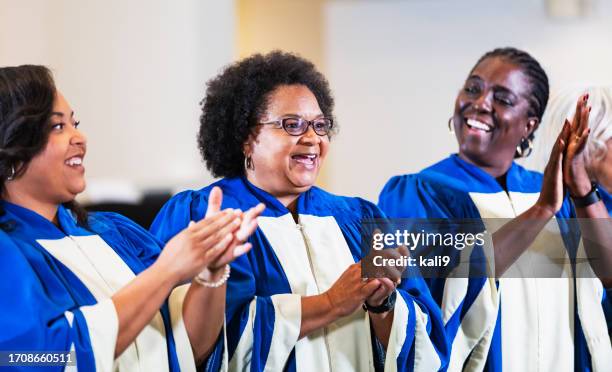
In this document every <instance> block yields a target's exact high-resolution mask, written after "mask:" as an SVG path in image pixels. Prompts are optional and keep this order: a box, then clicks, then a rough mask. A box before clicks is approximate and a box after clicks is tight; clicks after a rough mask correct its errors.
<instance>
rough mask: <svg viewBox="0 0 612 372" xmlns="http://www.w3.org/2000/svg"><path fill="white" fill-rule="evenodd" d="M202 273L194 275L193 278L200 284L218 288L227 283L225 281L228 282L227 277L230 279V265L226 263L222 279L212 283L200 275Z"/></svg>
mask: <svg viewBox="0 0 612 372" xmlns="http://www.w3.org/2000/svg"><path fill="white" fill-rule="evenodd" d="M200 275H202V273H199V274H198V275H196V276H194V277H193V280H194V281H195V282H196V283H198V284H199V285H201V286H203V287H208V288H218V287H221V286H222V285H223V284H225V282H227V279H229V276H230V265H225V271H224V272H223V276H222V277H221V279H219V280H217V281H216V282H212V283H211V282H209V281H207V280H205V279H204V278H202V277H200Z"/></svg>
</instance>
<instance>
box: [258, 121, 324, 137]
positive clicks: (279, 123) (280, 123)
mask: <svg viewBox="0 0 612 372" xmlns="http://www.w3.org/2000/svg"><path fill="white" fill-rule="evenodd" d="M287 119H294V120H298V122H302V123H303V122H305V123H306V126H305V127H304V131H303V132H302V133H296V134H293V133H289V131H288V130H287V128H286V126H285V120H287ZM321 119H325V120H328V121H329V129H328V130H327V132H325V133H324V134H321V133H319V132H317V130H316V129H315V126H314V124H315V122H316V121H317V120H321ZM271 124H276V125H277V126H278V127H279V128H278V129H281V128H282V129H283V130H284V131H285V132H286V133H287V134H288V135H290V136H294V137H298V136H301V135H303V134H304V133H306V132H308V128H309V127H312V130H313V131H314V132H315V133H316V135H317V136H320V137H324V136H329V135H331V133H332V131H333V129H334V120H333V119H330V118H326V117H320V118H316V119H313V120H306V119H304V118H302V117H299V116H284V117H282V118H278V119H276V120H270V121H266V122H263V123H259V125H271Z"/></svg>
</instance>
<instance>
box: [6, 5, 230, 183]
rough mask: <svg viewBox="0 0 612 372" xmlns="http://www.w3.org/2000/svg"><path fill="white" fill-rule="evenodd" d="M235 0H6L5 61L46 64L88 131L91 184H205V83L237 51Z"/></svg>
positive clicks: (9, 62)
mask: <svg viewBox="0 0 612 372" xmlns="http://www.w3.org/2000/svg"><path fill="white" fill-rule="evenodd" d="M234 12H235V10H234V2H233V1H216V0H205V1H202V0H181V1H167V0H137V1H134V0H130V1H121V0H112V1H80V0H54V1H48V0H19V1H13V0H0V65H2V66H6V65H17V64H25V63H29V64H45V65H48V66H49V67H51V69H52V70H53V71H54V73H55V77H56V80H57V85H58V88H59V89H60V90H62V91H63V92H64V95H65V96H66V98H67V99H68V101H69V102H70V103H71V105H72V107H73V108H74V110H75V112H76V115H77V117H78V118H79V119H80V120H81V122H82V130H83V131H84V132H85V134H86V135H87V136H88V155H87V157H86V159H85V165H86V169H87V173H86V174H87V178H88V181H89V183H90V185H92V186H93V185H95V183H96V181H100V180H107V179H115V180H123V181H126V182H130V183H133V184H135V185H136V186H138V187H142V188H156V187H165V186H172V187H180V186H183V185H200V186H201V185H204V184H206V183H208V182H209V181H210V180H211V179H212V178H211V177H210V175H209V174H208V172H206V171H205V169H204V166H203V164H202V163H201V162H200V158H199V154H198V150H197V147H196V140H195V135H196V131H197V128H198V118H199V101H200V100H201V99H202V97H203V94H204V83H205V81H206V80H208V79H210V78H211V77H212V76H214V75H215V74H216V73H217V72H218V70H219V69H220V68H221V67H222V66H223V65H225V64H227V63H229V62H230V61H231V60H232V59H233V56H234V37H235V35H234V28H235V23H234V22H235V21H234V19H235V16H234Z"/></svg>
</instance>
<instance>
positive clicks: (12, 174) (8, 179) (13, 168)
mask: <svg viewBox="0 0 612 372" xmlns="http://www.w3.org/2000/svg"><path fill="white" fill-rule="evenodd" d="M14 179H15V166H14V165H11V174H9V176H8V177H6V180H7V181H12V180H14Z"/></svg>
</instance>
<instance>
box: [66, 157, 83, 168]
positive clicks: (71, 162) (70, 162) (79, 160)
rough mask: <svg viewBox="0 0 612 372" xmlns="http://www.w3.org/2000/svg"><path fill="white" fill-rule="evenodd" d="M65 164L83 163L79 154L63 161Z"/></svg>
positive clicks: (74, 165) (72, 165) (76, 164)
mask: <svg viewBox="0 0 612 372" xmlns="http://www.w3.org/2000/svg"><path fill="white" fill-rule="evenodd" d="M65 164H66V165H68V166H71V167H77V166H80V165H81V164H83V158H81V157H79V156H75V157H72V158H70V159H68V160H66V161H65Z"/></svg>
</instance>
